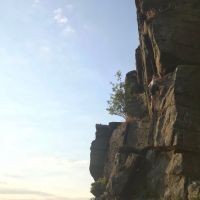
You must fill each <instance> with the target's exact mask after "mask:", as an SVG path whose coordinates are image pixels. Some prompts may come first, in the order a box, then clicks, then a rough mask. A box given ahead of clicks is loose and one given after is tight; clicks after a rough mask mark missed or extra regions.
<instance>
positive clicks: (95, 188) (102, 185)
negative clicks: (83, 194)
mask: <svg viewBox="0 0 200 200" xmlns="http://www.w3.org/2000/svg"><path fill="white" fill-rule="evenodd" d="M105 190H106V179H105V178H100V179H98V180H97V181H96V182H94V183H92V184H91V189H90V192H91V193H92V194H93V195H94V196H95V197H99V196H101V195H102V194H103V193H104V191H105Z"/></svg>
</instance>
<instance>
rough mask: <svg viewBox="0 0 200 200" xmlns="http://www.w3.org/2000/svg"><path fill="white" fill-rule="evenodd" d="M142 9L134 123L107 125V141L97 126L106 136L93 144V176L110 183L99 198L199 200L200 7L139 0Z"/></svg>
mask: <svg viewBox="0 0 200 200" xmlns="http://www.w3.org/2000/svg"><path fill="white" fill-rule="evenodd" d="M136 7H137V16H138V30H139V38H140V45H139V47H138V48H137V50H136V69H137V70H136V71H132V72H129V73H128V74H127V77H126V84H125V89H126V93H127V95H126V106H127V110H128V115H129V116H130V117H131V119H132V120H129V121H128V122H124V123H122V124H120V126H115V127H113V128H112V129H111V128H110V126H105V129H106V131H105V132H106V134H105V133H103V132H104V131H103V132H102V131H101V130H100V129H101V128H102V127H104V126H100V127H101V128H100V129H99V127H97V133H98V132H99V131H100V132H102V133H103V134H96V140H95V141H93V143H92V146H91V165H90V171H91V174H92V175H93V177H94V179H95V180H97V179H98V178H102V177H104V178H105V179H106V190H105V191H104V193H102V195H101V196H100V197H98V198H96V199H97V200H161V199H163V200H178V199H183V200H194V199H200V93H199V91H200V1H199V0H136ZM155 74H158V75H159V76H160V79H159V80H158V86H159V92H158V93H157V94H156V96H155V102H154V112H153V113H152V112H151V108H150V107H151V106H150V105H151V98H150V95H149V91H148V83H149V82H150V81H151V79H152V76H153V75H155ZM129 94H131V96H129ZM118 125H119V124H118ZM100 132H99V133H100Z"/></svg>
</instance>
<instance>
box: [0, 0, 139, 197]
mask: <svg viewBox="0 0 200 200" xmlns="http://www.w3.org/2000/svg"><path fill="white" fill-rule="evenodd" d="M0 3H1V6H0V24H1V27H0V29H1V30H0V163H1V164H0V199H1V200H86V199H87V200H88V199H89V198H90V197H91V194H90V184H91V183H92V182H93V179H92V178H91V176H90V174H89V159H90V157H89V156H90V144H91V141H92V140H93V139H94V135H95V124H96V123H102V124H107V123H108V122H110V121H121V119H120V118H118V117H115V116H109V114H108V113H107V111H106V107H107V103H106V102H107V100H108V99H109V96H110V93H111V85H110V81H113V82H114V74H115V73H116V71H117V70H121V71H122V73H123V74H125V73H127V72H128V71H130V70H132V69H134V67H135V59H134V51H135V49H136V47H137V45H138V36H137V24H136V15H135V7H134V1H133V0H126V1H122V0H101V1H99V0H56V1H55V0H0Z"/></svg>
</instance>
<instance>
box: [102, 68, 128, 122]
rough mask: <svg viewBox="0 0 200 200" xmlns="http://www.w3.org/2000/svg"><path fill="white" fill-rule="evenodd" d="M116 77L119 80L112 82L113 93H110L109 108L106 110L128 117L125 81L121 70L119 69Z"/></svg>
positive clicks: (112, 113)
mask: <svg viewBox="0 0 200 200" xmlns="http://www.w3.org/2000/svg"><path fill="white" fill-rule="evenodd" d="M115 77H116V80H117V82H116V83H113V82H111V83H110V84H111V85H112V93H111V94H110V100H108V101H107V103H108V108H107V109H106V110H107V111H108V112H109V114H111V115H118V116H121V117H123V118H124V119H126V118H127V114H126V108H125V107H126V106H125V83H124V82H123V81H122V73H121V71H117V73H116V74H115Z"/></svg>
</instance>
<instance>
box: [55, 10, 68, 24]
mask: <svg viewBox="0 0 200 200" xmlns="http://www.w3.org/2000/svg"><path fill="white" fill-rule="evenodd" d="M54 20H55V21H56V22H57V23H58V24H60V25H65V24H67V23H68V18H67V16H65V15H64V14H63V10H62V9H61V8H58V9H56V10H54Z"/></svg>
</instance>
